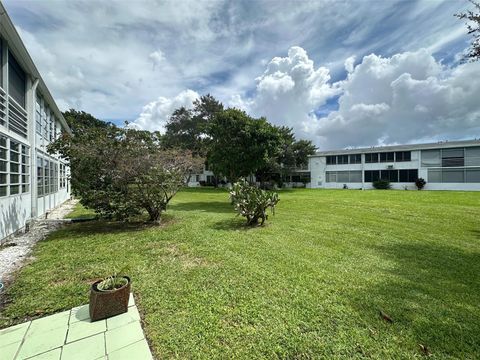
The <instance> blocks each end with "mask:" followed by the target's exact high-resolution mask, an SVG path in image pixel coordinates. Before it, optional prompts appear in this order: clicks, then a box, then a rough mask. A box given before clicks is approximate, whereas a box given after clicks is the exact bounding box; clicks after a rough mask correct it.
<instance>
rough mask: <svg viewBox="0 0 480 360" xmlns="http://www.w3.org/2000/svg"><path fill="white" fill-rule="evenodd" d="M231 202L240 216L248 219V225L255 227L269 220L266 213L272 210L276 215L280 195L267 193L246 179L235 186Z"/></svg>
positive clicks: (231, 194) (271, 192)
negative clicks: (259, 221) (259, 222)
mask: <svg viewBox="0 0 480 360" xmlns="http://www.w3.org/2000/svg"><path fill="white" fill-rule="evenodd" d="M230 200H231V201H232V204H233V205H234V207H235V210H236V211H237V213H238V215H242V216H243V217H246V218H247V225H249V226H253V225H257V224H258V220H259V219H261V220H262V222H261V224H260V225H263V223H264V222H265V220H266V219H267V214H266V211H267V209H268V208H271V210H272V213H273V214H274V213H275V205H277V203H278V201H279V199H278V194H277V193H276V192H274V191H265V190H262V189H259V188H257V187H256V186H253V185H250V184H249V183H248V182H247V181H246V180H245V179H240V180H239V181H238V182H236V183H235V184H233V186H232V190H231V191H230Z"/></svg>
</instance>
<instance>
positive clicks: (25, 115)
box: [0, 2, 70, 243]
mask: <svg viewBox="0 0 480 360" xmlns="http://www.w3.org/2000/svg"><path fill="white" fill-rule="evenodd" d="M0 41H1V44H0V45H1V49H2V53H1V54H0V55H1V56H0V60H1V61H0V72H1V75H2V76H1V79H2V81H1V82H0V88H1V89H2V90H3V91H2V92H1V93H2V94H3V92H5V96H4V98H5V99H6V100H5V101H3V100H2V99H1V98H0V101H2V104H1V107H0V110H1V109H2V108H3V109H5V111H4V112H1V111H0V135H2V136H5V137H7V138H8V139H9V140H8V142H7V143H8V144H9V145H8V146H9V148H8V149H7V158H6V159H1V158H0V161H7V170H6V173H3V174H4V175H5V174H6V176H7V177H6V179H8V180H7V183H2V182H0V187H5V186H6V188H7V192H6V195H3V194H2V193H1V192H0V243H2V242H3V241H4V240H5V238H6V237H7V236H9V235H11V234H13V233H15V232H16V231H18V230H21V229H22V228H24V227H25V225H26V223H27V222H28V221H29V220H31V219H34V218H36V217H37V216H42V215H43V214H45V213H46V212H47V211H49V210H51V209H53V208H54V207H56V206H58V205H60V204H61V203H63V202H64V201H65V200H67V199H68V198H69V197H70V192H69V189H70V184H68V180H67V183H66V186H65V187H64V188H60V174H59V173H58V174H57V175H56V178H57V186H56V187H55V188H54V189H51V190H53V191H51V193H50V194H48V195H46V196H40V197H39V196H38V194H37V185H38V184H37V166H36V165H37V164H36V159H37V154H38V153H39V152H42V153H46V147H47V145H48V142H49V141H50V139H45V138H44V137H42V136H41V135H40V134H38V133H37V132H36V120H35V114H36V108H35V105H36V98H37V94H40V96H42V97H43V98H44V99H45V103H46V104H47V105H48V107H49V109H50V111H51V115H52V116H51V118H52V119H55V123H53V124H52V123H51V124H50V128H51V129H57V131H55V133H58V130H59V129H62V130H63V131H67V132H69V131H70V130H69V129H68V126H67V125H66V122H65V120H64V119H63V116H62V115H61V113H60V111H59V109H58V107H57V106H56V104H55V102H54V100H53V98H52V97H51V95H50V93H49V91H48V89H47V88H46V86H45V84H44V82H43V80H42V79H41V76H40V74H39V73H38V70H37V69H36V67H35V65H34V64H33V61H32V59H31V57H30V56H29V54H28V52H27V51H26V49H25V47H24V45H23V43H22V41H21V39H20V37H19V36H18V33H17V32H16V30H15V27H14V25H13V24H12V22H11V20H10V18H9V17H8V14H7V13H6V11H5V9H4V7H3V5H2V3H1V2H0ZM9 52H11V54H12V55H13V57H14V59H15V61H16V63H18V64H15V63H13V64H14V68H15V67H17V69H18V68H20V69H21V71H20V72H21V73H23V74H24V78H25V82H24V83H22V82H19V81H17V83H16V84H17V85H14V86H15V89H17V94H18V89H22V90H23V88H24V89H25V94H24V95H25V103H24V104H23V99H21V103H20V102H17V101H15V99H14V98H13V97H12V96H14V95H15V94H14V93H11V94H9V84H14V83H11V82H10V79H9V71H8V68H9V67H10V64H9V60H8V58H9ZM17 74H18V72H17ZM22 78H23V75H22ZM20 84H21V85H20ZM23 84H24V85H23ZM21 93H22V92H20V94H21ZM10 95H12V96H10ZM12 109H16V111H17V114H14V113H13V112H12V113H10V112H11V111H12ZM18 112H20V113H18ZM18 114H20V115H18ZM13 115H15V116H13ZM2 122H4V125H2ZM15 123H17V124H18V123H21V124H26V133H25V132H23V134H22V135H19V134H18V133H16V132H14V131H13V130H12V126H11V125H12V124H13V125H15ZM15 126H18V125H15ZM22 126H24V125H22ZM52 133H53V132H52ZM11 141H14V142H18V143H20V144H23V145H26V146H28V147H29V153H28V155H29V164H24V163H23V161H20V164H19V165H20V167H21V168H22V170H21V171H20V178H21V179H22V180H21V183H20V193H19V194H15V192H14V191H13V190H12V186H13V187H15V185H16V183H15V182H13V183H11V180H10V179H11V176H12V174H13V175H16V174H17V173H15V172H12V163H13V166H16V165H15V164H16V162H14V161H13V162H12V161H11V159H10V152H11V146H10V142H11ZM23 155H24V154H23V153H21V154H20V158H22V156H23ZM44 156H48V157H49V158H50V159H51V160H52V161H53V162H55V163H56V164H58V169H59V168H60V160H59V159H58V158H57V157H56V156H51V155H47V154H44ZM24 165H28V166H29V167H30V168H29V172H28V173H25V171H24V170H23V166H24ZM0 172H1V171H0ZM58 172H59V171H58ZM66 173H68V169H67V170H66ZM24 175H28V185H29V186H28V189H26V188H24V187H23V186H22V185H23V184H25V183H26V182H25V181H23V179H26V177H24ZM4 179H5V177H4V176H3V179H2V181H5V180H4Z"/></svg>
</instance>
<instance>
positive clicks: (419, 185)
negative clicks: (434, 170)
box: [415, 178, 427, 190]
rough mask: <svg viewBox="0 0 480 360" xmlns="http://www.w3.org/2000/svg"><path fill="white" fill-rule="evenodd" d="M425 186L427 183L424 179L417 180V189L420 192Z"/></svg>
mask: <svg viewBox="0 0 480 360" xmlns="http://www.w3.org/2000/svg"><path fill="white" fill-rule="evenodd" d="M425 185H427V182H426V181H425V179H423V178H418V179H417V180H415V186H416V187H417V189H418V190H422V189H423V188H424V187H425Z"/></svg>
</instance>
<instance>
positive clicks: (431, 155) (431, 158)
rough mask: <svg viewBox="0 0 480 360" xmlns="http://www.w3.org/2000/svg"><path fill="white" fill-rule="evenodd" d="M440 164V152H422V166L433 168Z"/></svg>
mask: <svg viewBox="0 0 480 360" xmlns="http://www.w3.org/2000/svg"><path fill="white" fill-rule="evenodd" d="M441 164H442V162H441V159H440V150H422V166H424V167H435V166H440V165H441Z"/></svg>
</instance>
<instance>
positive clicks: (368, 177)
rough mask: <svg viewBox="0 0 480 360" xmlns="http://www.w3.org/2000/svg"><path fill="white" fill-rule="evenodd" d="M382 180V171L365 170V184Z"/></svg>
mask: <svg viewBox="0 0 480 360" xmlns="http://www.w3.org/2000/svg"><path fill="white" fill-rule="evenodd" d="M378 179H380V170H365V182H374V181H377V180H378Z"/></svg>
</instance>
